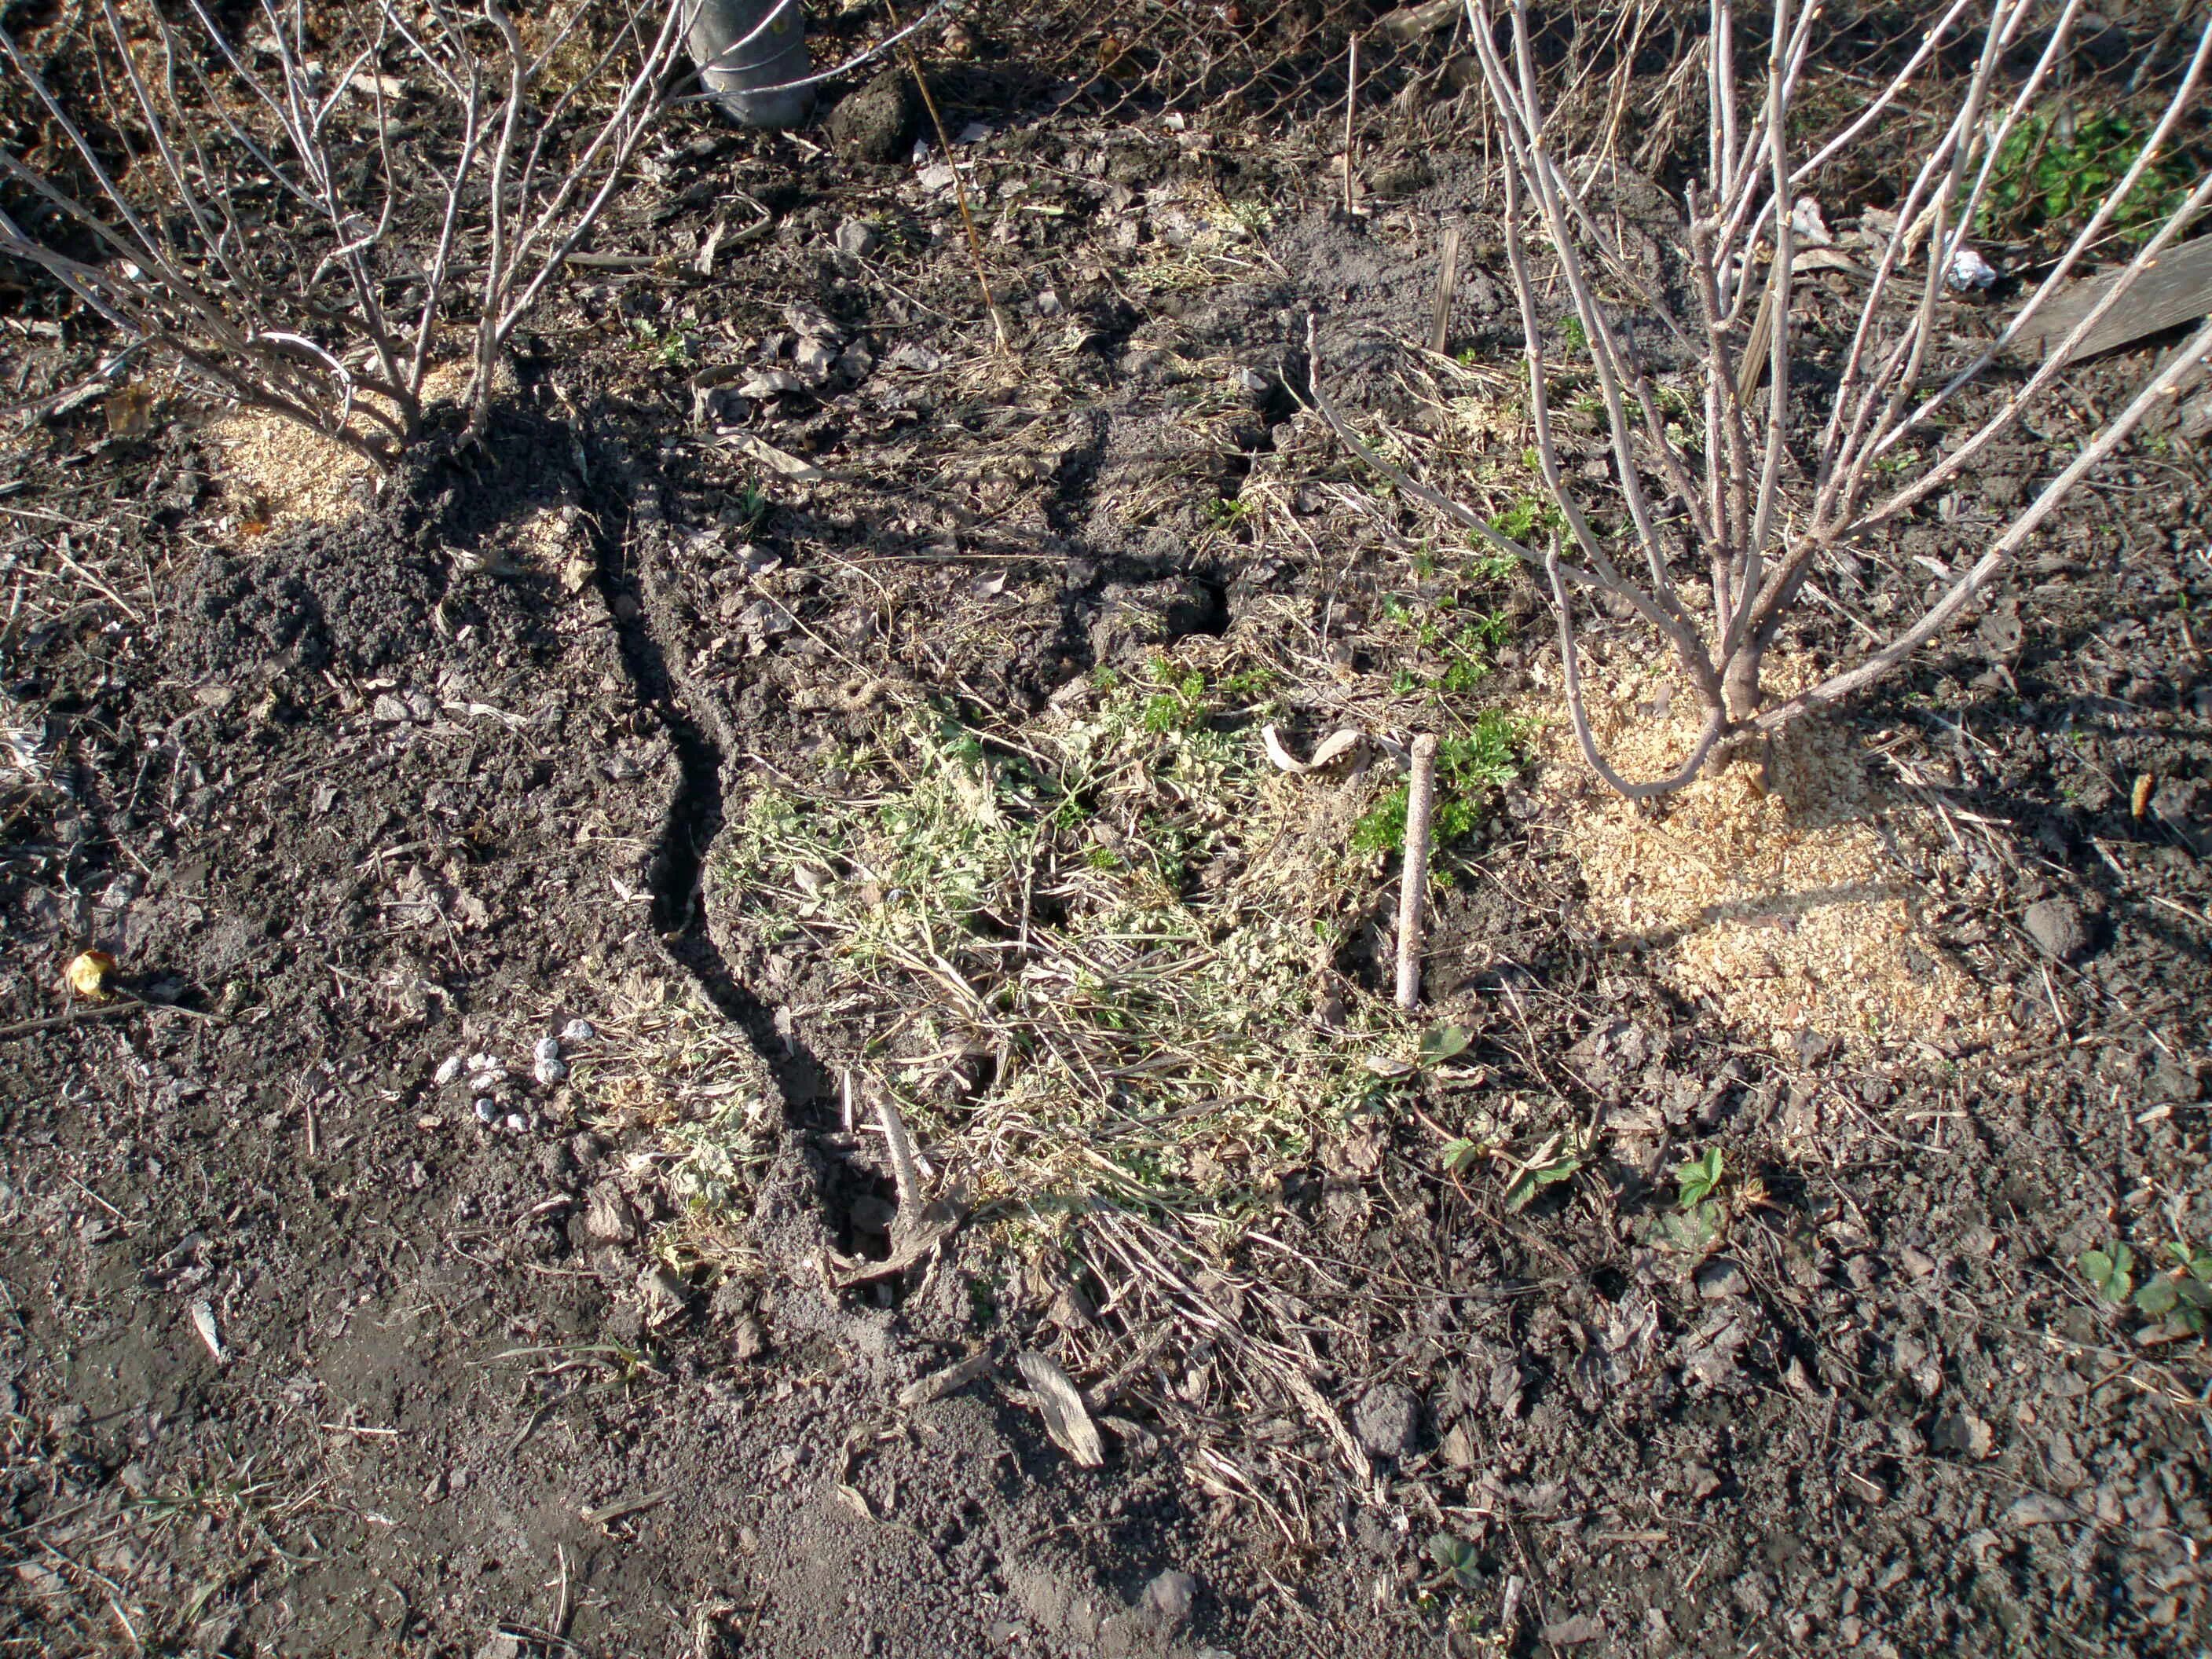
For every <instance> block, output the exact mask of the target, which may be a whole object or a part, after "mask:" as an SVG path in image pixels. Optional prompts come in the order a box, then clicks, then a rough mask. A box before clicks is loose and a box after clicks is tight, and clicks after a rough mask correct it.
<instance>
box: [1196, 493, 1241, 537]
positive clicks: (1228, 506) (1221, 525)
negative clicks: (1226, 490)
mask: <svg viewBox="0 0 2212 1659" xmlns="http://www.w3.org/2000/svg"><path fill="white" fill-rule="evenodd" d="M1251 515H1252V503H1251V502H1249V501H1244V500H1243V499H1242V498H1240V497H1238V496H1235V495H1217V496H1215V497H1214V498H1213V500H1212V501H1209V502H1208V503H1207V504H1206V519H1207V520H1208V521H1209V522H1210V523H1212V526H1213V527H1214V528H1215V529H1216V530H1220V531H1231V530H1234V529H1236V528H1237V526H1238V525H1240V524H1243V522H1244V520H1246V519H1248V518H1249V517H1251Z"/></svg>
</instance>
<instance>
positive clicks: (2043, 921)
mask: <svg viewBox="0 0 2212 1659" xmlns="http://www.w3.org/2000/svg"><path fill="white" fill-rule="evenodd" d="M2020 921H2021V927H2025V928H2027V936H2028V937H2029V938H2030V939H2033V940H2034V941H2035V942H2036V944H2037V945H2038V946H2039V947H2040V948H2041V950H2042V951H2043V953H2044V954H2045V956H2047V957H2051V959H2052V960H2053V961H2055V962H2072V961H2073V960H2075V958H2076V957H2080V956H2081V954H2082V953H2083V952H2084V951H2087V950H2088V948H2089V925H2088V923H2087V922H2086V921H2083V920H2082V919H2081V907H2080V906H2079V905H2077V904H2075V902H2074V901H2073V900H2071V899H2063V898H2048V899H2042V900H2039V901H2038V902H2035V903H2033V904H2031V905H2029V906H2028V907H2027V914H2026V915H2023V916H2021V919H2020Z"/></svg>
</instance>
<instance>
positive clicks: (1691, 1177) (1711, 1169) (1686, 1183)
mask: <svg viewBox="0 0 2212 1659" xmlns="http://www.w3.org/2000/svg"><path fill="white" fill-rule="evenodd" d="M1727 1174H1728V1158H1727V1155H1726V1154H1725V1153H1723V1152H1722V1151H1721V1149H1720V1148H1719V1147H1717V1146H1709V1147H1707V1148H1706V1149H1705V1156H1704V1157H1703V1158H1691V1159H1690V1160H1689V1161H1688V1162H1687V1163H1686V1164H1683V1165H1682V1166H1681V1168H1680V1169H1678V1170H1675V1171H1674V1184H1675V1187H1676V1188H1677V1195H1676V1197H1675V1200H1674V1207H1675V1208H1676V1209H1678V1210H1694V1209H1696V1208H1697V1207H1698V1206H1699V1205H1700V1204H1702V1203H1704V1202H1705V1200H1707V1199H1709V1198H1711V1196H1712V1195H1713V1194H1714V1193H1715V1192H1717V1191H1718V1190H1719V1188H1720V1184H1721V1181H1722V1179H1723V1176H1726V1175H1727Z"/></svg>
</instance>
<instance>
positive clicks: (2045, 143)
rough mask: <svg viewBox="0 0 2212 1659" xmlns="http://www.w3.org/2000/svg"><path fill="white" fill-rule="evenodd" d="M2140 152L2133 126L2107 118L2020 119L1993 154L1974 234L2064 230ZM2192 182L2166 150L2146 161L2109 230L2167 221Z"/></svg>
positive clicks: (2189, 171) (2184, 164) (2099, 114)
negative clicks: (1985, 192)
mask: <svg viewBox="0 0 2212 1659" xmlns="http://www.w3.org/2000/svg"><path fill="white" fill-rule="evenodd" d="M2142 147H2143V139H2142V134H2140V133H2139V132H2137V131H2136V128H2135V126H2134V125H2133V124H2132V123H2130V121H2129V120H2128V119H2127V118H2126V117H2125V116H2123V115H2117V114H2114V113H2112V112H2109V111H2105V110H2098V111H2095V112H2092V113H2090V114H2088V115H2086V116H2081V117H2079V118H2075V117H2074V116H2073V115H2072V114H2071V112H2069V111H2065V110H2061V111H2059V112H2057V113H2055V114H2050V115H2042V114H2032V115H2027V116H2024V117H2022V118H2021V119H2020V120H2019V121H2017V122H2015V124H2014V125H2013V129H2012V131H2010V132H2009V133H2008V134H2007V135H2006V137H2005V141H2004V143H2003V145H2002V147H2001V148H2000V149H1998V151H1997V155H1996V161H1995V162H1994V163H1993V164H1992V166H1991V167H1990V188H1989V191H1988V193H1987V194H1986V195H1984V197H1983V198H1982V209H1981V213H1980V215H1979V216H1978V219H1977V221H1976V223H1975V228H1976V229H1977V230H1978V232H1979V233H1980V234H1982V235H1984V236H2008V235H2019V234H2025V233H2027V232H2029V231H2033V230H2036V229H2038V228H2041V227H2043V226H2045V225H2049V226H2051V227H2053V228H2058V229H2071V228H2074V227H2075V226H2076V225H2078V224H2079V223H2080V222H2081V221H2083V220H2085V219H2087V217H2088V216H2089V215H2090V214H2092V213H2093V212H2095V211H2096V210H2097V206H2098V204H2100V202H2102V201H2103V200H2104V198H2105V197H2106V195H2107V194H2109V193H2110V191H2112V187H2113V186H2114V185H2117V184H2118V183H2119V181H2120V179H2122V178H2123V177H2124V175H2125V174H2126V173H2127V171H2128V169H2129V168H2130V167H2133V166H2134V165H2135V162H2136V157H2137V156H2138V155H2141V154H2142ZM2196 182H2197V180H2196V177H2195V169H2194V168H2193V167H2191V165H2190V163H2189V161H2187V160H2185V158H2183V157H2181V156H2179V155H2174V154H2173V153H2172V151H2170V150H2169V151H2168V152H2166V153H2165V154H2163V155H2156V156H2154V157H2153V158H2152V160H2151V163H2150V165H2149V166H2148V167H2145V168H2144V169H2143V174H2142V178H2140V179H2137V180H2136V186H2135V188H2134V190H2132V191H2130V192H2129V194H2128V196H2127V197H2126V199H2125V200H2124V201H2122V202H2121V204H2119V206H2118V209H2117V210H2115V211H2114V213H2113V215H2112V219H2111V220H2110V223H2111V224H2112V227H2113V228H2115V229H2117V230H2119V231H2122V232H2127V231H2143V230H2148V229H2149V228H2152V227H2153V226H2154V225H2157V224H2159V223H2160V222H2163V221H2164V220H2165V219H2166V218H2167V217H2168V216H2171V215H2172V212H2173V210H2174V209H2175V208H2177V207H2178V206H2179V205H2180V204H2181V201H2182V199H2183V198H2184V197H2186V196H2187V195H2188V194H2189V191H2190V187H2191V185H2194V184H2195V183H2196Z"/></svg>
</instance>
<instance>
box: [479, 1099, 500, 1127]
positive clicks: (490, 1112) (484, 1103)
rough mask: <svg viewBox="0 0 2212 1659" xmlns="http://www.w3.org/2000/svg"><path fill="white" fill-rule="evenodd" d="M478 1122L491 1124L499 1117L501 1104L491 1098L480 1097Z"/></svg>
mask: <svg viewBox="0 0 2212 1659" xmlns="http://www.w3.org/2000/svg"><path fill="white" fill-rule="evenodd" d="M476 1111H477V1122H479V1123H489V1122H491V1121H494V1120H495V1119H496V1118H497V1117H498V1116H499V1103H498V1102H497V1101H495V1100H493V1099H491V1098H490V1097H489V1096H479V1097H477V1103H476Z"/></svg>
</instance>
